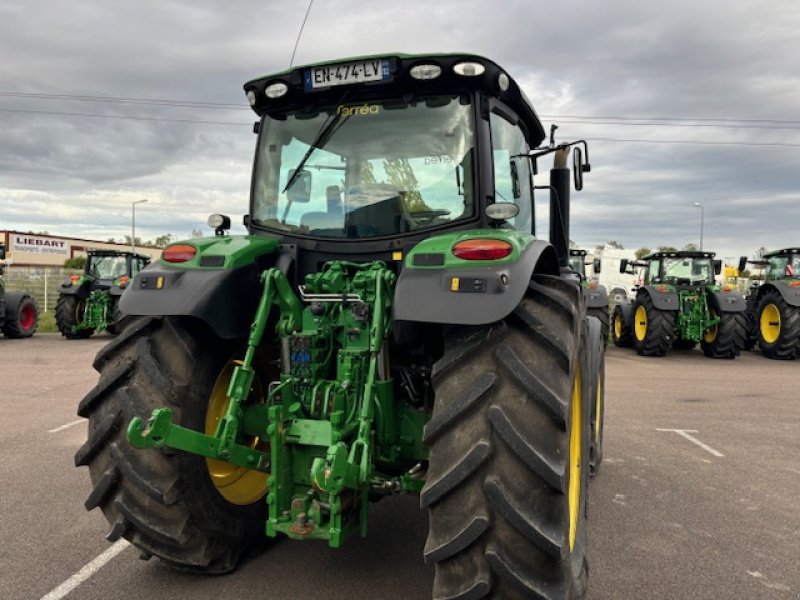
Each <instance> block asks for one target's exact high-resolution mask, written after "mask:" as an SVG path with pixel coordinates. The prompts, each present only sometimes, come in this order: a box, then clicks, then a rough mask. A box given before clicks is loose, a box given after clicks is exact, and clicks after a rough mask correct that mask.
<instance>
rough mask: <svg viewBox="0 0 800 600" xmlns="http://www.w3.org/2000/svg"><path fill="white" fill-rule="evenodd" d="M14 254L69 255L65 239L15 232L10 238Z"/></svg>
mask: <svg viewBox="0 0 800 600" xmlns="http://www.w3.org/2000/svg"><path fill="white" fill-rule="evenodd" d="M11 245H12V247H13V251H14V253H15V254H17V255H19V254H56V255H60V256H68V255H69V244H68V243H67V242H66V241H65V240H57V239H54V238H47V237H40V236H35V235H21V234H15V235H14V236H13V237H12V239H11Z"/></svg>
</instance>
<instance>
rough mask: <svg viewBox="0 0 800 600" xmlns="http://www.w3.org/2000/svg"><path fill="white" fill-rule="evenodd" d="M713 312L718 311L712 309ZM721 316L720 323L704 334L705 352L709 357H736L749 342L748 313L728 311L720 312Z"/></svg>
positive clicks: (703, 344) (703, 345) (703, 346)
mask: <svg viewBox="0 0 800 600" xmlns="http://www.w3.org/2000/svg"><path fill="white" fill-rule="evenodd" d="M711 314H712V315H715V314H716V312H715V311H714V310H713V309H711ZM719 318H720V321H719V323H717V325H716V326H714V327H712V328H711V329H710V330H709V331H707V332H705V334H703V341H702V342H700V345H701V347H702V348H703V353H704V354H705V355H706V356H708V357H709V358H736V357H737V356H739V354H741V352H742V350H743V349H744V347H745V344H746V342H747V315H746V314H745V313H743V312H738V313H729V312H728V313H720V314H719Z"/></svg>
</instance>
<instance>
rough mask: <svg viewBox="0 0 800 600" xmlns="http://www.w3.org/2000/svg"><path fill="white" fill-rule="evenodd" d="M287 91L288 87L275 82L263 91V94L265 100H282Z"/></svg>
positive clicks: (280, 82)
mask: <svg viewBox="0 0 800 600" xmlns="http://www.w3.org/2000/svg"><path fill="white" fill-rule="evenodd" d="M288 91H289V86H288V85H286V84H285V83H283V82H282V81H276V82H275V83H270V84H269V85H268V86H267V87H266V88H265V89H264V94H266V96H267V98H272V99H275V98H282V97H283V96H285V95H286V93H287V92H288Z"/></svg>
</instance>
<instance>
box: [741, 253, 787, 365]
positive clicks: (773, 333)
mask: <svg viewBox="0 0 800 600" xmlns="http://www.w3.org/2000/svg"><path fill="white" fill-rule="evenodd" d="M745 262H750V263H752V264H754V265H758V266H761V267H766V273H765V276H764V281H763V282H762V283H761V284H760V285H758V286H756V287H754V288H753V289H752V290H751V293H750V296H748V315H749V327H750V328H749V334H750V337H751V339H752V340H754V341H755V342H757V343H758V345H759V347H760V348H761V352H762V353H763V354H764V356H767V357H769V358H776V359H794V358H797V357H798V355H800V248H784V249H782V250H776V251H775V252H769V253H767V254H765V255H764V258H763V260H750V261H748V260H747V258H746V257H744V256H743V257H742V258H741V259H740V262H739V270H740V271H741V270H744V267H745ZM753 345H755V344H753Z"/></svg>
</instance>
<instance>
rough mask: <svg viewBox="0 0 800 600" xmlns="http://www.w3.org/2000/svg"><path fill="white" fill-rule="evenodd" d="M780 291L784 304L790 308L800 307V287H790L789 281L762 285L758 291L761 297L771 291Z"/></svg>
mask: <svg viewBox="0 0 800 600" xmlns="http://www.w3.org/2000/svg"><path fill="white" fill-rule="evenodd" d="M770 288H774V289H776V290H778V293H779V294H780V295H781V297H783V300H784V302H786V304H788V305H789V306H800V286H798V287H795V286H792V285H790V284H789V283H788V282H787V281H771V282H769V283H766V284H764V285H762V286H761V287H760V288H759V290H758V295H759V297H760V296H762V295H764V293H765V292H766V291H767V290H768V289H770Z"/></svg>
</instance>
